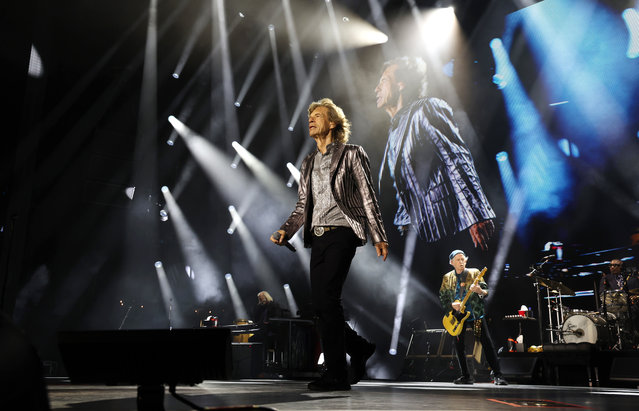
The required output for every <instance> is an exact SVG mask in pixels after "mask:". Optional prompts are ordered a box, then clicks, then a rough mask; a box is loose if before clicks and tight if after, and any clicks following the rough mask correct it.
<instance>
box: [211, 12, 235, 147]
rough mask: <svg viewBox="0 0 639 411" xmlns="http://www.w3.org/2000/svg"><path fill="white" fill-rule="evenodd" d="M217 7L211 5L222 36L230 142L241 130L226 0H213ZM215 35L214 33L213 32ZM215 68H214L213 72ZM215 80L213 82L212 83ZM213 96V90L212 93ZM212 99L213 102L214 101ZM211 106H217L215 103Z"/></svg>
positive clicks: (226, 117)
mask: <svg viewBox="0 0 639 411" xmlns="http://www.w3.org/2000/svg"><path fill="white" fill-rule="evenodd" d="M212 1H213V3H214V6H215V7H211V9H212V10H213V15H214V17H217V18H214V19H213V21H217V23H218V32H219V33H218V34H219V37H220V54H221V63H222V91H223V96H224V126H225V133H224V134H225V136H226V139H227V141H228V143H230V142H231V141H235V140H237V139H238V138H239V135H240V132H239V127H238V124H237V116H236V114H235V106H234V104H233V103H234V101H233V99H234V97H235V91H234V90H233V70H232V69H231V57H230V52H229V44H228V32H227V27H226V15H225V13H224V0H212ZM212 35H213V36H214V33H212ZM213 71H214V70H212V72H213ZM213 84H215V82H213V83H212V85H213ZM211 98H214V97H213V92H212V93H211ZM213 101H214V100H212V101H211V102H213ZM211 107H215V105H214V104H212V105H211Z"/></svg>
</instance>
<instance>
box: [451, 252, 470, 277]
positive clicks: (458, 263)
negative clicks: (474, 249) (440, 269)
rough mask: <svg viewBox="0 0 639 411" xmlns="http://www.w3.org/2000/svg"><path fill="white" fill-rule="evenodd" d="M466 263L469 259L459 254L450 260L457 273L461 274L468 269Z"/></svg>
mask: <svg viewBox="0 0 639 411" xmlns="http://www.w3.org/2000/svg"><path fill="white" fill-rule="evenodd" d="M466 261H468V259H467V258H466V257H465V256H464V255H463V254H457V255H456V256H455V257H453V259H452V260H450V265H452V266H453V268H455V271H457V272H458V273H461V272H462V271H464V270H465V269H466Z"/></svg>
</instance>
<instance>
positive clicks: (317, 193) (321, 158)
mask: <svg viewBox="0 0 639 411" xmlns="http://www.w3.org/2000/svg"><path fill="white" fill-rule="evenodd" d="M333 148H334V143H330V144H329V145H327V146H326V152H325V153H324V154H322V152H321V151H319V150H318V151H317V154H316V155H315V159H314V162H313V171H312V173H311V190H312V191H313V219H312V227H317V226H343V227H350V226H349V224H348V221H347V220H346V218H344V213H342V210H340V209H339V207H338V206H337V203H336V202H335V198H333V193H332V192H331V183H330V181H331V160H332V158H333V151H334V150H333Z"/></svg>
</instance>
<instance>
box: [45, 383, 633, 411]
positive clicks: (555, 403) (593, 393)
mask: <svg viewBox="0 0 639 411" xmlns="http://www.w3.org/2000/svg"><path fill="white" fill-rule="evenodd" d="M47 386H48V391H49V401H50V404H51V408H52V409H53V410H63V409H71V410H87V411H88V410H91V411H106V410H118V411H125V410H131V411H134V410H136V409H137V405H136V395H137V387H135V386H102V385H75V384H71V383H70V382H68V380H65V379H49V380H48V381H47ZM177 393H178V394H180V395H182V396H183V397H185V398H187V399H188V400H189V401H191V402H193V403H195V404H197V405H198V406H201V407H228V406H238V405H260V406H264V407H270V408H274V409H277V410H423V409H428V410H506V409H512V408H516V407H527V408H530V407H533V408H555V409H559V408H564V409H566V408H576V409H579V408H581V409H592V410H615V411H621V410H628V409H636V407H637V404H639V390H638V389H636V388H631V389H628V388H587V387H565V386H548V385H508V386H495V385H493V384H489V383H479V384H474V385H470V386H457V385H454V384H452V383H441V382H429V383H425V382H387V381H361V382H360V383H359V384H357V385H355V386H353V388H352V390H351V391H334V392H313V391H309V390H308V389H307V388H306V382H302V381H291V380H261V379H260V380H241V381H205V382H203V383H201V384H199V385H197V386H194V387H188V386H186V387H183V386H178V387H177ZM164 406H165V409H166V410H167V411H178V410H191V409H193V408H191V407H189V406H187V405H185V404H183V403H181V402H179V401H178V400H176V399H175V398H173V397H172V396H171V394H169V392H168V388H167V390H166V392H165V396H164Z"/></svg>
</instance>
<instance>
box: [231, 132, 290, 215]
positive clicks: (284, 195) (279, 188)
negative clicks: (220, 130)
mask: <svg viewBox="0 0 639 411" xmlns="http://www.w3.org/2000/svg"><path fill="white" fill-rule="evenodd" d="M232 146H233V148H234V149H235V150H236V151H237V153H238V154H239V155H240V157H241V158H242V160H243V161H244V164H246V166H247V167H248V168H249V169H251V171H252V172H253V175H254V176H255V178H257V180H258V181H259V182H260V183H261V184H262V185H263V186H264V187H265V188H266V189H267V190H268V191H269V192H270V193H271V194H272V195H273V197H274V198H276V199H278V200H279V201H282V202H284V203H287V204H291V203H294V202H295V201H296V198H295V196H294V195H293V193H291V191H290V190H287V189H286V185H285V184H284V182H283V181H282V179H280V177H279V176H277V175H276V174H275V173H273V172H272V171H271V169H270V168H268V167H266V165H264V163H262V162H261V161H260V160H259V159H257V157H255V156H254V155H253V154H251V153H250V152H249V151H248V150H246V149H245V148H244V147H242V146H241V145H240V144H239V143H238V142H237V141H234V142H233V143H232Z"/></svg>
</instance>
